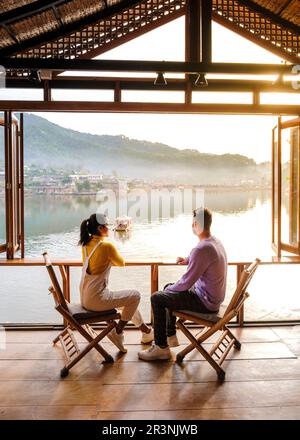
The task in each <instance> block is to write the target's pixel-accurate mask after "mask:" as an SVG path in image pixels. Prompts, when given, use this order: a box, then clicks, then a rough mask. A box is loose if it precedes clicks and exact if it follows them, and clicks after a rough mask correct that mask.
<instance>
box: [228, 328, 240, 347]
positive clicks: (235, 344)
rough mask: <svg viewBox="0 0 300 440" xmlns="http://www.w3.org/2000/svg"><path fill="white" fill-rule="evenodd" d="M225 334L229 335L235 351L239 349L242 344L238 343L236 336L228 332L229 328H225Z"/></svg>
mask: <svg viewBox="0 0 300 440" xmlns="http://www.w3.org/2000/svg"><path fill="white" fill-rule="evenodd" d="M226 330H227V333H228V334H229V335H230V337H231V338H232V339H234V344H233V345H234V346H235V348H236V349H237V350H240V349H241V346H242V344H241V343H240V341H239V340H238V339H237V338H236V336H235V335H234V334H233V333H232V332H231V331H230V330H229V328H227V327H226Z"/></svg>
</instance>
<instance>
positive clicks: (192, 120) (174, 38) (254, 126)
mask: <svg viewBox="0 0 300 440" xmlns="http://www.w3.org/2000/svg"><path fill="white" fill-rule="evenodd" d="M99 58H103V59H140V60H144V59H148V60H166V61H170V60H173V61H175V60H178V61H183V60H184V19H183V18H179V19H177V20H175V21H173V22H171V23H169V24H167V25H165V26H163V27H161V28H158V29H156V30H154V31H152V32H149V33H147V34H145V35H143V36H141V37H139V38H138V39H135V40H132V41H131V42H128V43H126V44H124V45H123V46H120V47H118V48H116V49H113V50H111V51H110V52H107V53H105V54H104V55H102V56H100V57H99ZM213 61H219V62H226V61H228V62H256V63H278V62H281V60H280V58H278V57H277V56H275V55H273V54H271V53H269V52H267V51H265V50H264V49H262V48H260V47H259V46H257V45H255V44H253V43H251V42H249V41H248V40H246V39H243V38H241V37H240V36H238V35H237V34H234V33H232V32H230V31H228V30H227V29H225V28H223V27H221V26H220V25H218V24H215V23H214V24H213ZM102 76H103V75H102ZM147 76H149V74H147ZM153 77H155V75H154V76H153ZM76 93H78V92H76ZM106 93H107V92H106ZM108 93H110V92H108ZM157 93H158V95H160V92H157ZM79 95H81V97H82V96H85V99H87V96H88V92H86V91H85V92H80V93H79ZM60 96H61V95H59V92H57V93H54V98H55V99H59V97H60ZM74 96H75V94H74V93H72V92H71V94H70V96H69V99H74ZM95 96H96V95H95ZM95 96H93V97H92V98H91V99H95ZM139 96H140V95H139ZM79 98H80V97H79ZM131 98H132V99H133V100H136V93H135V92H133V96H132V97H131ZM40 115H41V116H43V117H46V118H47V119H49V120H50V121H53V122H55V123H57V124H59V125H62V126H64V127H68V128H72V129H75V130H78V131H82V132H89V133H94V134H112V135H117V134H123V135H125V136H128V137H130V138H135V139H145V140H150V141H158V142H164V143H166V144H168V145H170V146H174V147H177V148H180V149H182V148H193V149H197V150H199V151H202V152H211V153H217V154H222V153H227V152H230V153H240V154H245V155H247V156H249V157H252V158H254V159H255V160H256V161H258V162H261V161H265V160H270V155H271V129H272V127H273V126H274V125H275V124H276V118H274V117H270V116H229V115H227V116H212V115H163V114H160V115H145V114H78V113H77V114H76V113H44V114H40Z"/></svg>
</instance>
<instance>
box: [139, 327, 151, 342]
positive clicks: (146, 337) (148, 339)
mask: <svg viewBox="0 0 300 440" xmlns="http://www.w3.org/2000/svg"><path fill="white" fill-rule="evenodd" d="M152 341H154V331H153V329H151V332H150V333H145V332H143V333H142V339H141V344H150V343H151V342H152Z"/></svg>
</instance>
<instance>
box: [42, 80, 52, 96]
mask: <svg viewBox="0 0 300 440" xmlns="http://www.w3.org/2000/svg"><path fill="white" fill-rule="evenodd" d="M51 99H52V96H51V87H50V83H49V80H47V79H46V80H44V101H51Z"/></svg>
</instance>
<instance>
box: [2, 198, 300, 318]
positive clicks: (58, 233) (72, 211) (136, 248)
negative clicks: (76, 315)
mask: <svg viewBox="0 0 300 440" xmlns="http://www.w3.org/2000/svg"><path fill="white" fill-rule="evenodd" d="M205 205H206V206H208V207H209V208H210V209H212V210H213V212H214V217H213V228H212V230H213V234H214V235H215V236H217V237H218V238H220V239H221V240H222V241H223V244H224V246H225V248H226V250H227V253H228V259H229V261H239V260H240V259H242V260H244V259H247V260H248V261H250V260H252V259H254V258H255V257H260V258H264V257H270V255H271V254H272V251H271V194H270V192H269V191H210V192H206V193H205ZM97 208H99V202H97V201H96V198H95V197H90V196H81V197H79V196H44V195H43V196H37V195H36V196H27V197H26V202H25V229H26V242H25V246H26V256H27V257H40V256H41V254H42V252H44V251H45V250H47V251H48V252H49V255H50V256H51V258H52V259H55V258H57V257H60V258H61V257H62V258H66V259H68V258H69V259H74V258H78V259H79V258H80V256H81V251H80V248H79V247H78V246H77V245H76V244H77V241H78V233H79V225H80V222H81V221H82V220H83V219H85V218H87V217H88V216H89V215H90V214H91V213H93V212H96V210H97ZM100 209H101V208H100ZM0 212H1V215H0V218H1V221H0V231H3V230H4V228H3V227H4V224H3V220H4V200H3V199H0ZM1 222H2V223H1ZM109 240H111V241H112V242H114V243H115V244H116V246H117V247H118V249H119V251H120V252H121V253H122V254H123V256H124V257H125V258H126V260H128V261H149V260H156V261H166V262H171V261H175V259H176V257H177V256H178V255H180V256H185V255H187V254H188V253H189V252H190V250H191V249H192V247H194V246H195V244H196V241H197V238H196V237H195V236H194V235H193V234H192V230H191V213H190V212H182V213H179V214H178V215H175V216H174V217H171V218H166V217H163V216H159V215H158V216H157V217H156V218H153V219H151V221H150V220H149V218H148V217H147V216H145V215H144V216H143V215H141V217H140V218H137V219H135V220H134V226H133V229H132V231H131V232H130V233H128V234H127V233H121V234H120V233H113V232H112V233H111V236H110V238H109ZM277 269H278V270H277ZM183 270H184V268H182V267H165V268H161V269H160V277H159V283H160V288H161V287H162V286H163V285H164V284H165V283H166V282H167V281H176V279H177V278H178V277H179V276H180V273H182V271H183ZM298 272H299V268H298V266H297V265H295V266H294V267H292V266H289V267H280V268H279V267H278V268H276V269H275V266H270V267H266V266H264V267H260V268H259V270H258V272H257V276H256V277H255V279H254V280H253V284H252V285H251V288H250V294H251V298H250V299H249V300H248V302H247V307H246V319H248V320H270V319H300V305H299V300H298V297H297V292H296V289H295V287H294V286H295V285H297V284H298V283H297V280H298ZM1 274H2V280H3V281H2V283H1V297H2V306H1V309H0V322H45V323H46V322H54V323H55V322H59V321H58V319H59V316H58V314H57V313H56V312H55V311H54V310H53V305H52V298H50V297H49V296H48V295H47V293H48V292H47V288H48V285H49V281H48V278H47V273H46V271H45V269H44V268H18V269H14V268H1ZM71 275H72V296H73V298H78V283H79V277H80V270H79V269H75V268H74V269H71ZM287 279H288V280H289V286H290V287H291V288H290V289H287V284H286V280H287ZM235 281H236V272H235V268H234V267H232V268H230V270H229V277H228V295H230V294H231V293H232V291H233V289H234V287H235ZM111 288H112V289H121V288H137V289H138V290H140V291H141V293H142V303H141V309H142V313H143V315H144V316H145V318H146V319H148V318H149V316H150V315H149V313H150V301H149V297H150V268H149V267H128V268H115V269H113V270H112V275H111ZM283 292H284V295H283Z"/></svg>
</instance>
